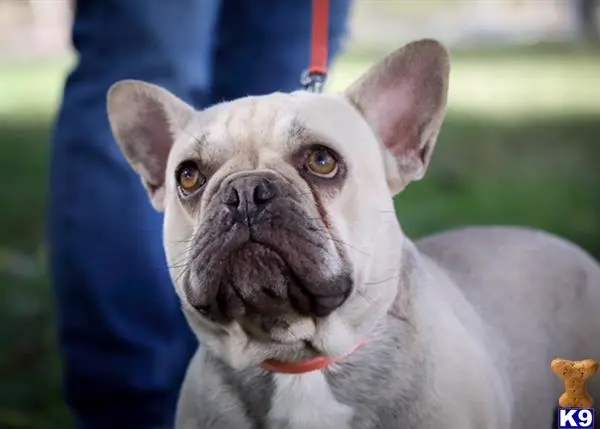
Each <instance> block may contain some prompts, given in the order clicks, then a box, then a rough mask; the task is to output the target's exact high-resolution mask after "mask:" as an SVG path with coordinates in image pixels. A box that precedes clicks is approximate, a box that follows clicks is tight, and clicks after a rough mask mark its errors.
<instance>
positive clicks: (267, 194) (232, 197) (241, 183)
mask: <svg viewBox="0 0 600 429" xmlns="http://www.w3.org/2000/svg"><path fill="white" fill-rule="evenodd" d="M277 196H278V191H277V186H276V185H275V184H274V183H273V182H272V181H271V180H269V179H268V178H266V177H264V176H259V175H253V176H242V177H238V178H235V179H233V180H232V181H231V182H229V183H228V184H227V186H226V188H225V189H224V190H223V193H222V200H221V201H222V202H223V204H225V205H226V206H228V207H229V209H230V210H231V211H232V213H233V214H234V221H236V222H241V223H246V224H248V225H250V224H252V223H254V222H255V221H256V218H257V216H258V215H259V214H260V213H261V212H262V211H263V210H264V208H265V207H267V206H268V205H269V203H271V202H272V201H273V200H274V199H275V198H277Z"/></svg>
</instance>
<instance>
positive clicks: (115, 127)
mask: <svg viewBox="0 0 600 429" xmlns="http://www.w3.org/2000/svg"><path fill="white" fill-rule="evenodd" d="M107 107H108V119H109V122H110V126H111V129H112V132H113V135H114V137H115V139H116V140H117V143H118V145H119V147H120V148H121V151H122V152H123V154H124V155H125V158H126V159H127V161H129V163H130V164H131V166H132V167H133V169H134V170H135V171H136V172H137V173H138V174H139V175H140V177H141V178H142V183H143V184H144V186H145V187H146V190H147V191H148V195H149V197H150V201H151V202H152V205H153V206H154V208H155V209H156V210H158V211H163V210H164V197H165V189H164V185H165V183H164V182H165V170H166V166H167V160H168V158H169V153H170V152H171V147H172V146H173V144H174V143H175V140H176V139H177V138H178V137H179V135H180V134H181V133H182V130H183V128H184V127H185V125H186V124H187V123H188V121H189V120H190V119H191V118H192V115H193V114H194V112H195V110H194V108H193V107H192V106H190V105H188V104H186V103H185V102H184V101H183V100H180V99H179V98H177V97H176V96H175V95H173V94H171V93H170V92H168V91H167V90H165V89H162V88H160V87H158V86H156V85H153V84H150V83H146V82H141V81H136V80H124V81H120V82H117V83H115V84H114V85H113V86H112V87H111V88H110V90H109V91H108V100H107Z"/></svg>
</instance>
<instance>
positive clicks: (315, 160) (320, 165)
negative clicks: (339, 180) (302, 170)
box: [306, 147, 338, 179]
mask: <svg viewBox="0 0 600 429" xmlns="http://www.w3.org/2000/svg"><path fill="white" fill-rule="evenodd" d="M306 167H307V168H308V170H309V171H310V172H311V173H312V174H314V175H316V176H319V177H324V178H328V179H329V178H332V177H334V176H335V175H336V174H337V172H338V162H337V160H336V159H335V157H334V156H333V154H332V153H331V151H330V150H329V149H327V148H324V147H318V148H315V149H312V150H311V151H310V152H309V153H308V157H307V158H306Z"/></svg>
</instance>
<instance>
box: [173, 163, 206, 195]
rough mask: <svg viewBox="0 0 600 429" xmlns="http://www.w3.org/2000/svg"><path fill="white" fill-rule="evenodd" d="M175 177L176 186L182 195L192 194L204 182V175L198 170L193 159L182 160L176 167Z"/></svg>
mask: <svg viewBox="0 0 600 429" xmlns="http://www.w3.org/2000/svg"><path fill="white" fill-rule="evenodd" d="M175 177H176V179H177V186H178V187H179V190H180V191H181V193H183V195H184V196H189V195H191V194H193V193H194V192H196V191H198V190H199V189H200V188H202V187H203V186H204V184H205V183H206V176H204V175H203V174H202V173H201V172H200V169H199V168H198V165H197V164H196V163H195V162H193V161H185V162H183V163H182V164H181V165H180V166H179V168H177V172H176V174H175Z"/></svg>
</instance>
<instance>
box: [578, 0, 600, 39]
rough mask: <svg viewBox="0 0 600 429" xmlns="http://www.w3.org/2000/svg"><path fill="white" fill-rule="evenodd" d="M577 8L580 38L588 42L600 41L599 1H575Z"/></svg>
mask: <svg viewBox="0 0 600 429" xmlns="http://www.w3.org/2000/svg"><path fill="white" fill-rule="evenodd" d="M574 3H575V7H576V8H577V24H578V26H579V34H580V37H581V38H582V39H584V40H587V41H593V42H597V41H598V40H599V39H600V32H599V31H598V19H597V16H598V15H597V10H596V9H597V6H598V1H597V0H575V1H574Z"/></svg>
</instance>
